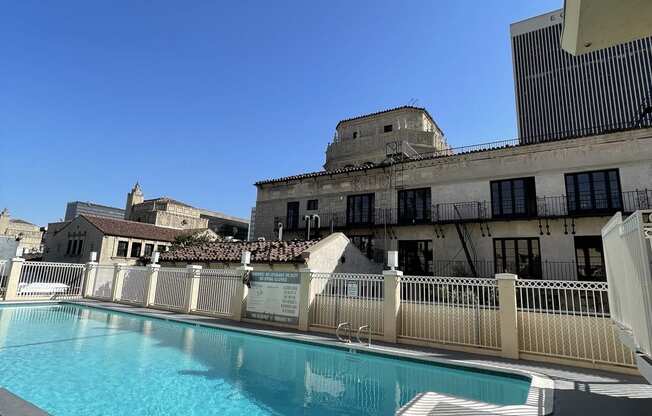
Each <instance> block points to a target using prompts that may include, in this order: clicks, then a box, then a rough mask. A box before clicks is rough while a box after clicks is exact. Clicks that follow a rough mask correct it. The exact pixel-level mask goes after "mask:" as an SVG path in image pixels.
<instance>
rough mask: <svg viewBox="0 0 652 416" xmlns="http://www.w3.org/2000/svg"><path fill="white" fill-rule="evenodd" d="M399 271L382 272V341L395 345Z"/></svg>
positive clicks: (399, 288) (399, 304) (399, 287)
mask: <svg viewBox="0 0 652 416" xmlns="http://www.w3.org/2000/svg"><path fill="white" fill-rule="evenodd" d="M401 276H403V272H402V271H400V270H385V271H383V280H384V282H383V326H384V328H383V340H384V341H386V342H392V343H396V335H397V334H398V330H397V329H398V328H397V324H398V318H399V316H398V313H399V309H400V307H401V285H400V280H401Z"/></svg>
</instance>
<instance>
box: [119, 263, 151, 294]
mask: <svg viewBox="0 0 652 416" xmlns="http://www.w3.org/2000/svg"><path fill="white" fill-rule="evenodd" d="M148 273H149V271H148V268H147V267H142V266H129V267H125V270H124V278H123V281H122V292H121V294H120V300H121V301H124V302H131V303H143V301H144V300H145V286H146V284H147V275H148Z"/></svg>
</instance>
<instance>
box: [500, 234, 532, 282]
mask: <svg viewBox="0 0 652 416" xmlns="http://www.w3.org/2000/svg"><path fill="white" fill-rule="evenodd" d="M494 267H495V269H496V270H495V271H496V273H514V274H516V275H518V277H519V278H522V279H540V278H541V252H540V249H539V239H538V238H536V237H535V238H494Z"/></svg>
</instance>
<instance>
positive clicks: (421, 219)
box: [397, 188, 432, 225]
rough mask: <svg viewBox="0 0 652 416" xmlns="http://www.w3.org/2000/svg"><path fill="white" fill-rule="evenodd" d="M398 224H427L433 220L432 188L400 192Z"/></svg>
mask: <svg viewBox="0 0 652 416" xmlns="http://www.w3.org/2000/svg"><path fill="white" fill-rule="evenodd" d="M397 199H398V209H397V211H398V224H399V225H408V224H427V223H429V222H430V221H431V219H432V190H431V189H430V188H415V189H403V190H400V191H398V198H397Z"/></svg>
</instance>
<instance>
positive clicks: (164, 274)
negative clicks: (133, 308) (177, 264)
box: [154, 267, 191, 310]
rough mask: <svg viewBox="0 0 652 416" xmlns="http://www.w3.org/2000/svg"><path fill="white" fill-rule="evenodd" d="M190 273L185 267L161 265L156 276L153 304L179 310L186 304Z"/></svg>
mask: <svg viewBox="0 0 652 416" xmlns="http://www.w3.org/2000/svg"><path fill="white" fill-rule="evenodd" d="M190 283H191V279H190V275H189V274H188V271H187V270H186V269H185V268H172V267H161V268H160V269H159V271H158V277H157V278H156V294H155V295H154V305H156V306H160V307H163V308H166V309H175V310H180V309H183V308H184V307H185V306H186V300H187V299H188V292H189V290H190Z"/></svg>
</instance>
